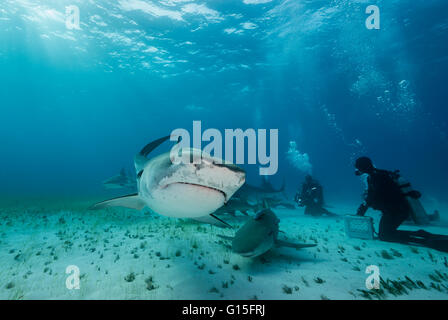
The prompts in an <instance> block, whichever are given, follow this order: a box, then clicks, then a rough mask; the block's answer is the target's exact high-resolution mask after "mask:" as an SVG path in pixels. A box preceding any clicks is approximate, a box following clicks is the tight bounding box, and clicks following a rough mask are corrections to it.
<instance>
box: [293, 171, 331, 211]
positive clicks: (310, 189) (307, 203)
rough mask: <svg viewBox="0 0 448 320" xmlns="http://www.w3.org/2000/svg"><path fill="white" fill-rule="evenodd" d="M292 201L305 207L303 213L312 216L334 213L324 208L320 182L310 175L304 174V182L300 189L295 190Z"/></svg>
mask: <svg viewBox="0 0 448 320" xmlns="http://www.w3.org/2000/svg"><path fill="white" fill-rule="evenodd" d="M294 201H296V202H297V204H298V205H299V206H300V207H305V214H306V215H312V216H321V215H323V214H326V215H328V216H333V215H335V214H334V213H331V212H329V211H328V210H327V209H325V208H324V207H323V206H324V193H323V188H322V186H321V185H320V183H319V182H318V181H317V180H315V179H313V177H311V175H309V174H308V175H306V176H305V182H304V183H303V184H302V189H301V191H300V192H297V193H296V195H295V197H294Z"/></svg>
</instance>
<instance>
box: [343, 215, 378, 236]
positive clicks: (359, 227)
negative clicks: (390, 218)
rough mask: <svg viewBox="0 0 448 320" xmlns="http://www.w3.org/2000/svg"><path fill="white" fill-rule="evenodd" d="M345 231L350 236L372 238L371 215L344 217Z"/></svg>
mask: <svg viewBox="0 0 448 320" xmlns="http://www.w3.org/2000/svg"><path fill="white" fill-rule="evenodd" d="M344 223H345V233H346V234H347V236H348V237H350V238H359V239H370V240H372V239H373V231H374V228H373V219H372V218H371V217H361V216H350V215H347V216H345V217H344Z"/></svg>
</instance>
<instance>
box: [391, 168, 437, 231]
mask: <svg viewBox="0 0 448 320" xmlns="http://www.w3.org/2000/svg"><path fill="white" fill-rule="evenodd" d="M393 178H394V181H395V182H396V183H397V184H398V185H399V186H400V189H401V192H402V193H403V195H404V197H405V199H406V201H407V202H408V204H409V207H410V208H411V212H410V216H411V218H412V220H414V222H415V223H416V224H417V225H427V224H429V217H428V214H427V213H426V210H425V208H423V206H422V204H421V202H420V200H419V199H420V197H421V193H420V192H419V191H417V190H414V189H412V186H411V183H410V182H409V181H408V180H406V179H405V178H403V177H402V176H401V175H400V171H399V170H395V171H394V172H393Z"/></svg>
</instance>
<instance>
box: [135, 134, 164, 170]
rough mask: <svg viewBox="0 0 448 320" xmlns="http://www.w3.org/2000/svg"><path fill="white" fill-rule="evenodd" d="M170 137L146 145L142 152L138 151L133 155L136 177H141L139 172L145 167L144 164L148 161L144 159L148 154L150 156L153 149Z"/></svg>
mask: <svg viewBox="0 0 448 320" xmlns="http://www.w3.org/2000/svg"><path fill="white" fill-rule="evenodd" d="M170 137H171V136H165V137H162V138H159V139H157V140H154V141H152V142H150V143H148V144H147V145H146V146H144V147H143V149H142V150H140V152H139V153H137V154H136V155H135V158H134V165H135V171H136V172H137V175H141V171H142V170H143V168H144V167H145V164H146V163H147V162H148V159H147V158H146V157H147V156H148V154H150V153H151V152H152V151H153V150H154V149H155V148H157V147H158V146H160V145H161V144H162V143H164V142H165V141H167V140H168V139H169V138H170Z"/></svg>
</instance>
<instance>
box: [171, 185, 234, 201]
mask: <svg viewBox="0 0 448 320" xmlns="http://www.w3.org/2000/svg"><path fill="white" fill-rule="evenodd" d="M173 184H186V185H190V186H195V187H199V188H205V189H208V190H213V191H217V192H219V193H221V194H222V195H223V197H224V199H225V201H226V202H227V195H226V193H225V192H224V191H222V190H219V189H217V188H214V187H210V186H206V185H203V184H197V183H190V182H173V183H169V184H167V185H165V186H164V187H163V188H167V187H168V186H170V185H173Z"/></svg>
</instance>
